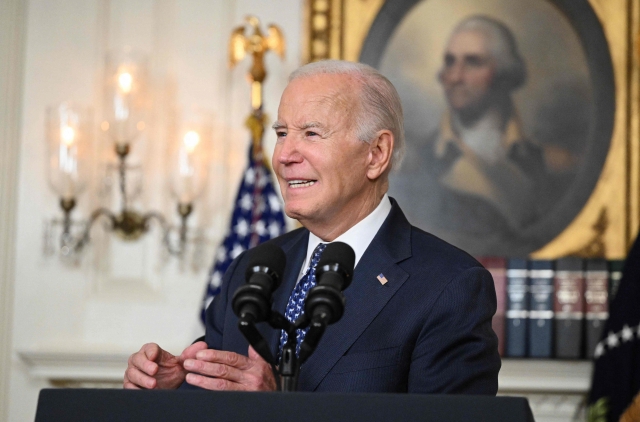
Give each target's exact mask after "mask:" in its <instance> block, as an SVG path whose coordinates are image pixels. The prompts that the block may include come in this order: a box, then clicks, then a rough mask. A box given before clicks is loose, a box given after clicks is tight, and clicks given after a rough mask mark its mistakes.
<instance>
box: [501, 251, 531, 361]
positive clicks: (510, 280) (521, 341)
mask: <svg viewBox="0 0 640 422" xmlns="http://www.w3.org/2000/svg"><path fill="white" fill-rule="evenodd" d="M527 275H528V271H527V260H526V259H520V258H511V259H509V260H508V261H507V312H506V318H505V340H506V350H505V355H506V356H509V357H524V356H526V354H527V320H528V316H529V312H528V309H529V294H528V286H527Z"/></svg>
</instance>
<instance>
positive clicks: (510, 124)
mask: <svg viewBox="0 0 640 422" xmlns="http://www.w3.org/2000/svg"><path fill="white" fill-rule="evenodd" d="M523 141H524V137H523V134H522V124H521V123H520V118H519V117H518V115H517V113H516V111H515V110H513V111H512V112H511V117H510V118H509V120H508V121H507V124H506V126H505V129H504V132H503V134H502V145H503V146H504V149H505V150H506V151H509V150H510V149H511V147H512V146H513V145H514V144H516V143H518V142H523ZM449 144H453V145H454V146H456V147H457V148H458V149H459V150H461V151H465V150H466V149H467V146H466V145H464V142H462V139H460V137H459V136H458V134H457V133H456V132H455V131H454V129H453V122H452V116H451V113H450V112H449V111H447V112H445V114H444V116H443V117H442V120H441V121H440V135H439V136H438V139H437V140H436V144H435V153H436V156H437V157H438V158H442V157H444V155H445V153H446V151H447V146H448V145H449Z"/></svg>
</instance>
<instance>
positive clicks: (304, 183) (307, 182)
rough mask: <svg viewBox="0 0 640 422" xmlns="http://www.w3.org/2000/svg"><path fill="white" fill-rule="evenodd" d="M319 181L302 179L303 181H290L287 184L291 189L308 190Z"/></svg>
mask: <svg viewBox="0 0 640 422" xmlns="http://www.w3.org/2000/svg"><path fill="white" fill-rule="evenodd" d="M316 181H317V180H305V179H301V180H288V181H287V183H288V184H289V187H290V188H292V189H298V188H307V187H309V186H313V185H314V184H315V183H316Z"/></svg>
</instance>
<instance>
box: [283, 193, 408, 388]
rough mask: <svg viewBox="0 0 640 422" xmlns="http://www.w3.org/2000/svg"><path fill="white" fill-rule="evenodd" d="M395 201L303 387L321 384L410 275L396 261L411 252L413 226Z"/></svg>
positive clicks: (304, 373) (307, 368)
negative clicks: (381, 278)
mask: <svg viewBox="0 0 640 422" xmlns="http://www.w3.org/2000/svg"><path fill="white" fill-rule="evenodd" d="M392 203H393V206H392V209H391V212H390V213H389V216H388V217H387V219H386V220H385V222H384V224H383V225H382V227H381V228H380V230H379V231H378V234H377V235H376V236H375V237H374V239H373V241H372V242H371V244H370V245H369V247H368V248H367V250H366V251H365V253H364V255H363V256H362V258H361V259H360V261H359V262H358V265H357V266H356V268H355V271H354V277H353V282H352V283H351V286H349V288H347V290H345V292H344V295H345V299H346V306H345V312H344V315H343V317H342V319H341V320H340V321H338V322H337V323H336V324H334V325H331V326H329V327H328V328H327V330H326V331H325V333H324V336H323V338H322V339H321V340H320V343H319V344H318V348H317V349H316V351H315V352H314V354H313V355H312V356H311V357H310V358H309V360H307V362H306V363H305V364H304V365H303V366H302V369H301V371H300V379H299V389H300V390H302V391H311V390H315V389H316V388H317V387H318V385H319V384H320V382H321V381H322V379H323V378H324V377H325V376H326V375H327V374H328V373H329V371H330V370H331V368H333V366H334V365H335V364H336V363H337V362H338V360H339V359H340V358H341V357H342V356H343V355H344V354H345V352H346V351H347V350H348V349H349V348H350V347H351V345H352V344H353V343H354V342H355V341H356V340H357V339H358V337H359V336H360V335H361V334H362V332H364V330H365V329H366V328H367V327H368V326H369V324H371V322H372V321H373V320H374V318H375V317H376V316H377V315H378V314H379V313H380V311H381V310H382V309H383V308H384V306H385V305H386V304H387V302H388V301H389V299H391V297H392V296H393V295H394V294H395V293H396V292H397V291H398V289H399V288H400V287H401V286H402V284H403V283H404V282H405V280H406V279H407V278H408V274H407V273H406V272H405V271H404V270H402V269H401V268H400V267H399V266H398V265H397V263H398V262H400V261H402V260H404V259H406V258H408V257H409V256H411V226H410V224H409V222H408V221H407V219H406V218H405V217H404V214H403V213H402V211H401V210H400V208H399V207H398V205H397V204H396V202H395V201H392ZM379 274H384V276H385V277H386V279H387V280H388V282H387V283H386V284H384V285H382V284H381V283H380V281H379V280H378V279H377V276H378V275H379ZM292 288H293V287H292Z"/></svg>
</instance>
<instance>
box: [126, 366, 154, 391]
mask: <svg viewBox="0 0 640 422" xmlns="http://www.w3.org/2000/svg"><path fill="white" fill-rule="evenodd" d="M126 381H128V382H130V383H132V384H134V385H137V386H139V387H142V388H148V389H151V388H154V387H155V386H156V384H157V382H156V380H155V378H153V377H150V376H148V375H147V374H145V373H144V372H142V371H140V370H139V369H137V368H135V367H132V366H130V367H129V368H127V370H126V372H125V382H126Z"/></svg>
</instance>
